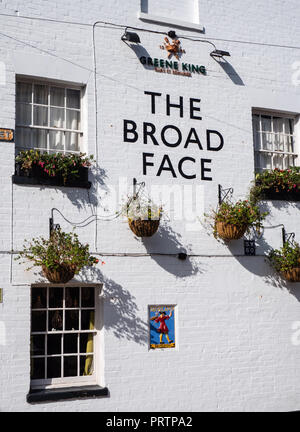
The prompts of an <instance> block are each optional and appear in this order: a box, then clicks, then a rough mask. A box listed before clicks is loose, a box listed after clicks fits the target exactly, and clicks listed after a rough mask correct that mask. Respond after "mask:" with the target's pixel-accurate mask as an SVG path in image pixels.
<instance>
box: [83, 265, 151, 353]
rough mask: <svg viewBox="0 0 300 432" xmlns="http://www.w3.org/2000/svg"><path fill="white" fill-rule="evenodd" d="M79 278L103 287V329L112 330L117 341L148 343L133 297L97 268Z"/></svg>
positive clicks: (145, 324)
mask: <svg viewBox="0 0 300 432" xmlns="http://www.w3.org/2000/svg"><path fill="white" fill-rule="evenodd" d="M81 276H82V280H83V281H84V282H90V281H91V280H93V281H97V282H99V283H100V282H101V283H103V285H104V287H103V288H104V295H105V299H106V307H105V313H104V320H103V325H104V328H106V329H108V330H112V331H113V333H114V335H115V337H117V338H118V339H127V340H131V341H134V342H135V343H138V344H141V345H144V344H145V343H148V324H147V323H146V322H144V321H143V320H141V319H140V318H139V316H138V307H137V304H136V302H135V297H134V296H133V295H132V294H131V293H130V292H129V291H128V290H126V289H124V288H123V287H122V286H121V285H120V284H118V283H117V282H115V281H114V280H112V279H110V278H107V277H106V276H104V275H103V273H102V272H101V270H100V269H99V268H91V269H88V270H87V271H86V272H85V271H82V272H81Z"/></svg>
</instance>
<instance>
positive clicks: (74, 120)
mask: <svg viewBox="0 0 300 432" xmlns="http://www.w3.org/2000/svg"><path fill="white" fill-rule="evenodd" d="M67 129H72V130H80V112H79V111H73V110H67Z"/></svg>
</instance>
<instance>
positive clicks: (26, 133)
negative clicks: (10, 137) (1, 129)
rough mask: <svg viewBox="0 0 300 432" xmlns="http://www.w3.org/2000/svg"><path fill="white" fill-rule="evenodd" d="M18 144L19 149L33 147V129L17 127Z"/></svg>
mask: <svg viewBox="0 0 300 432" xmlns="http://www.w3.org/2000/svg"><path fill="white" fill-rule="evenodd" d="M16 146H17V147H18V148H19V149H28V148H31V147H32V139H31V129H30V128H22V127H17V129H16Z"/></svg>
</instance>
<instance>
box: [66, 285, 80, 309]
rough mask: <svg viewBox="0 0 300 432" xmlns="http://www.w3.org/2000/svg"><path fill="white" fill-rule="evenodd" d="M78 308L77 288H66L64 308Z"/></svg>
mask: <svg viewBox="0 0 300 432" xmlns="http://www.w3.org/2000/svg"><path fill="white" fill-rule="evenodd" d="M78 307H79V288H73V287H66V308H78Z"/></svg>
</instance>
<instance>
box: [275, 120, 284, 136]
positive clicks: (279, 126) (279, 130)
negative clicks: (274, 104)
mask: <svg viewBox="0 0 300 432" xmlns="http://www.w3.org/2000/svg"><path fill="white" fill-rule="evenodd" d="M283 122H284V119H282V118H280V117H273V129H274V132H277V133H281V134H282V133H284V130H283Z"/></svg>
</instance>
